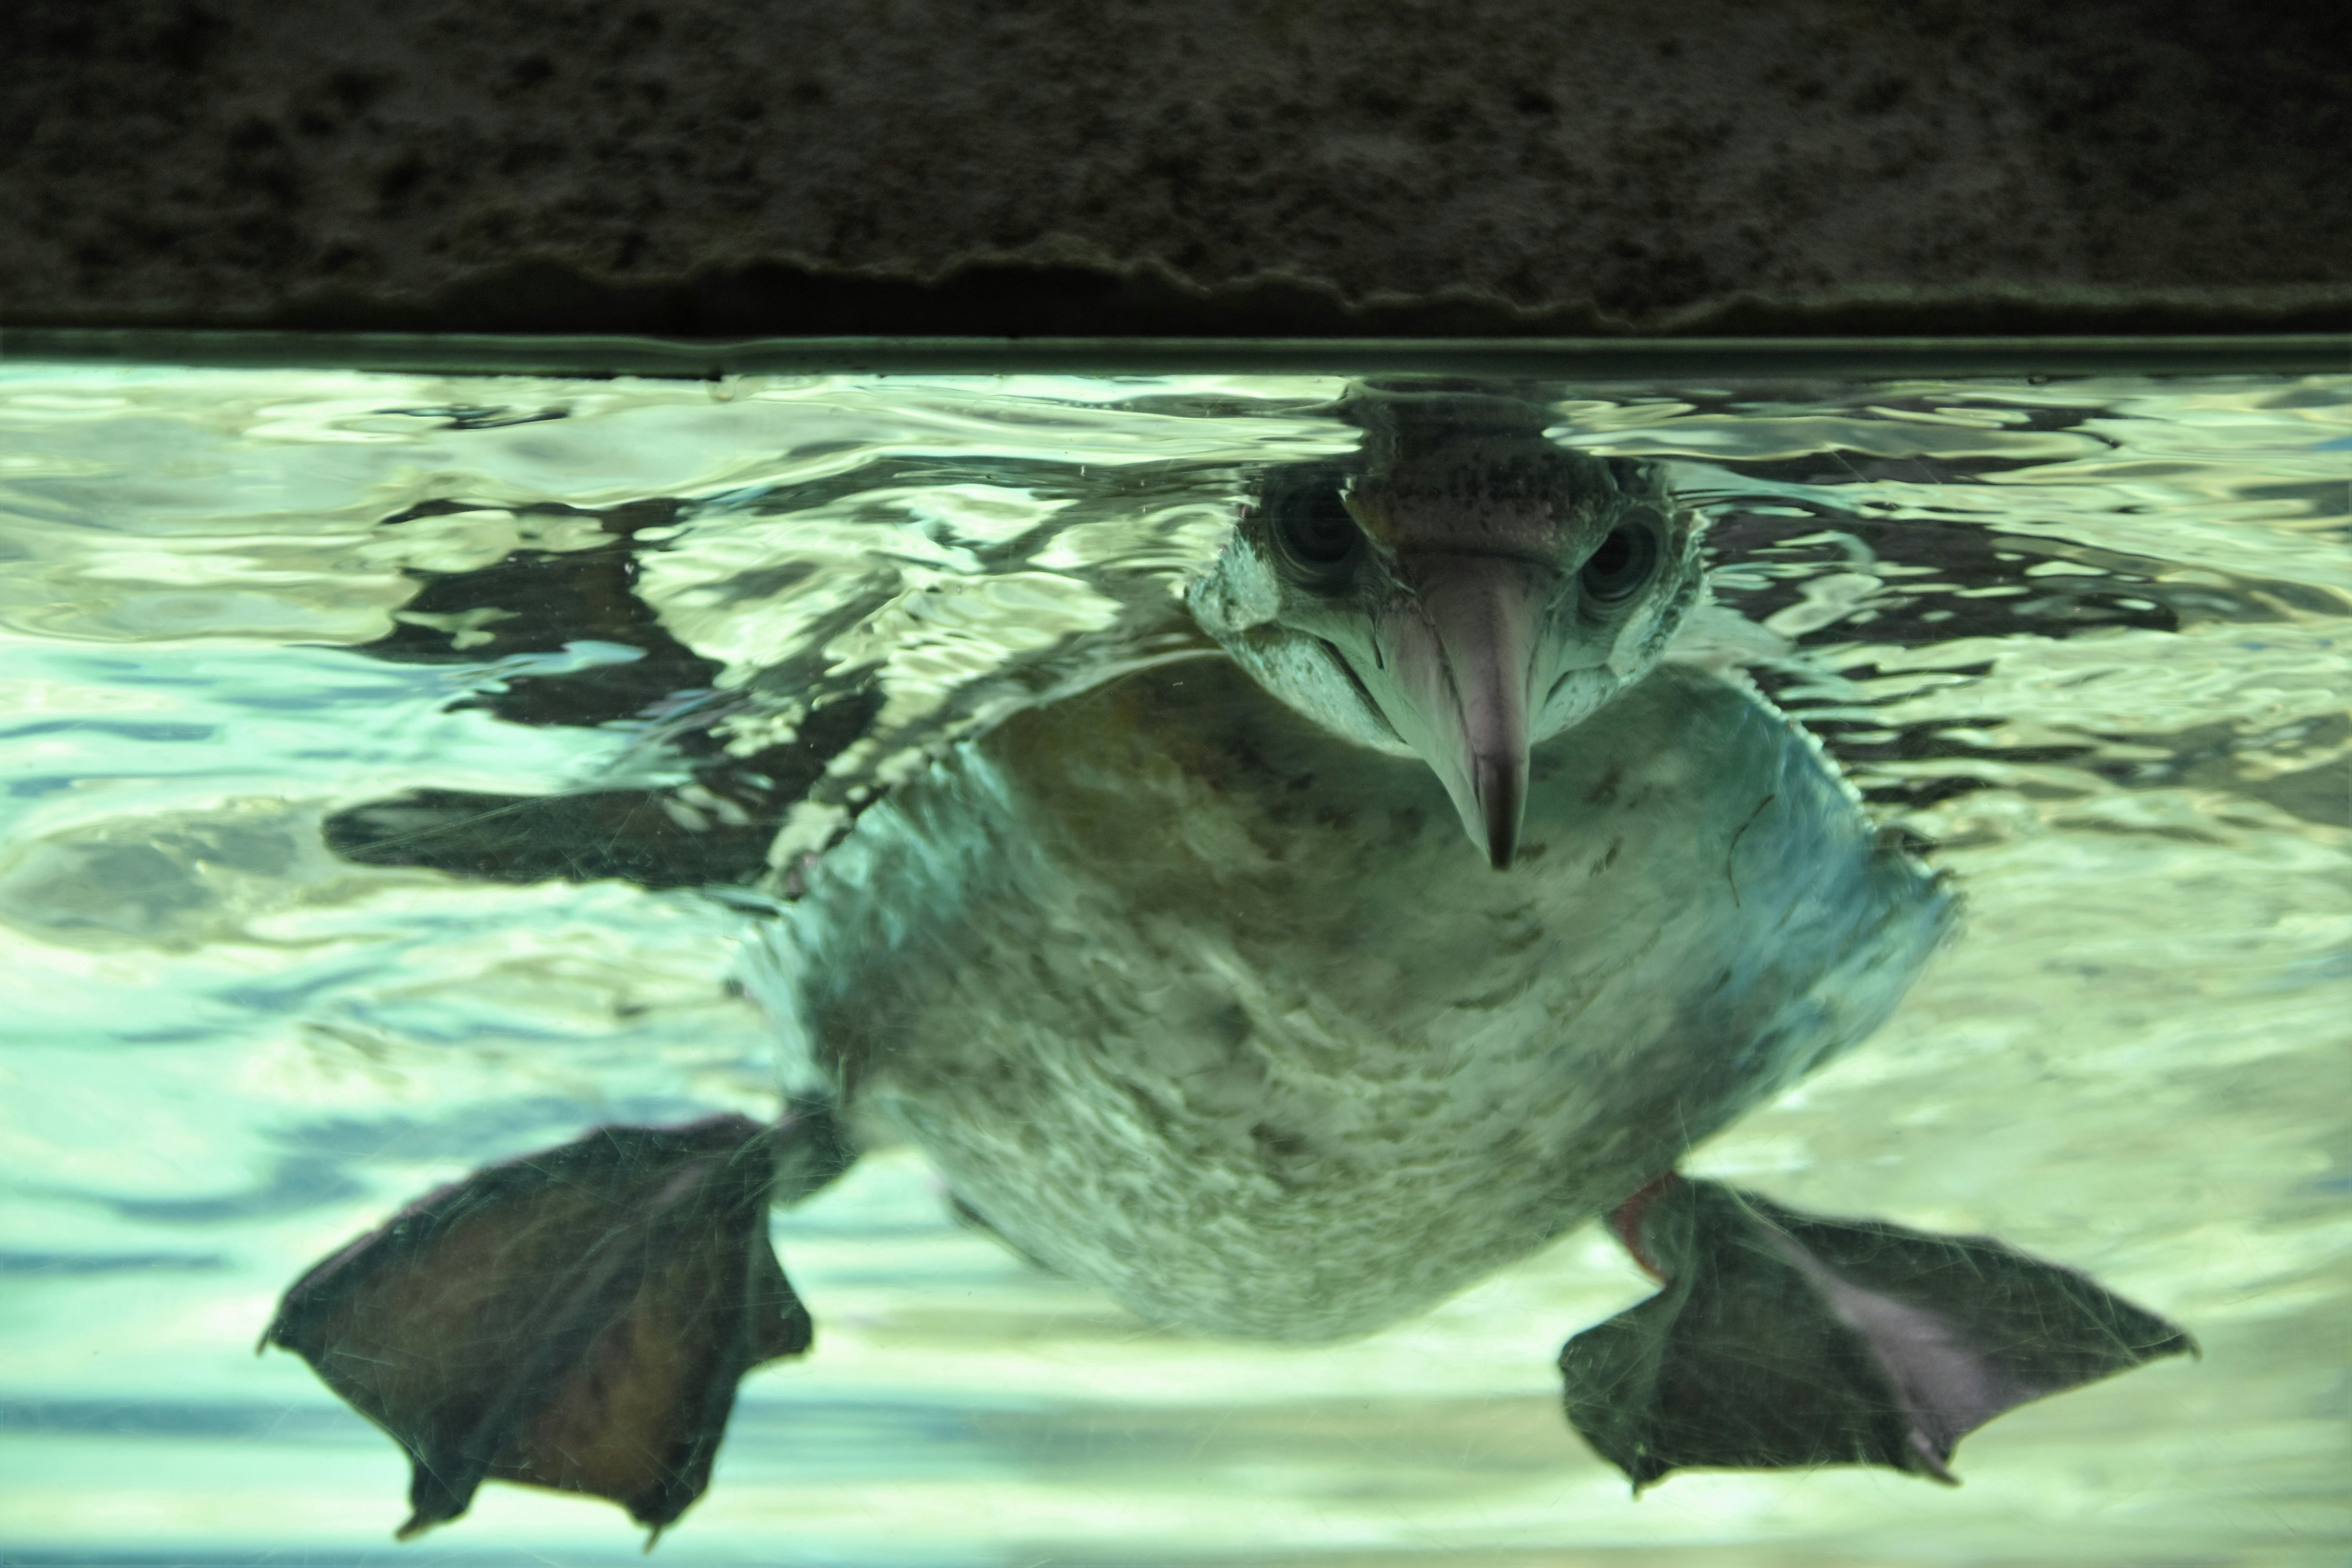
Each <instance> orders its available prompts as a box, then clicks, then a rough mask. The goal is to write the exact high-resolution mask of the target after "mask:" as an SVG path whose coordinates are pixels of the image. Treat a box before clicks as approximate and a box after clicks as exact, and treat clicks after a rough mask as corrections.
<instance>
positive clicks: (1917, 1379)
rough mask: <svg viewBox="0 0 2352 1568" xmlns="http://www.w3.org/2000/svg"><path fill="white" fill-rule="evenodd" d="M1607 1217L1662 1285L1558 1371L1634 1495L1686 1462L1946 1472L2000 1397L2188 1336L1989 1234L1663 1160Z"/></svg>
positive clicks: (2152, 1351)
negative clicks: (1826, 1202)
mask: <svg viewBox="0 0 2352 1568" xmlns="http://www.w3.org/2000/svg"><path fill="white" fill-rule="evenodd" d="M1612 1223H1613V1225H1614V1226H1615V1227H1616V1229H1617V1232H1618V1235H1619V1236H1620V1237H1621V1238H1622V1240H1623V1241H1624V1242H1625V1244H1626V1247H1627V1248H1628V1249H1629V1250H1630V1251H1632V1252H1633V1257H1634V1259H1635V1261H1636V1262H1639V1263H1640V1264H1641V1265H1642V1266H1643V1268H1645V1269H1647V1270H1649V1271H1650V1272H1651V1273H1653V1274H1654V1275H1656V1276H1657V1277H1658V1278H1659V1279H1661V1280H1662V1281H1663V1283H1664V1289H1661V1290H1659V1292H1658V1293H1657V1294H1656V1295H1654V1296H1652V1297H1651V1298H1650V1299H1649V1300H1645V1301H1643V1302H1641V1303H1640V1304H1639V1305H1637V1306H1634V1307H1632V1308H1630V1309H1628V1310H1625V1311H1623V1312H1621V1313H1619V1314H1618V1315H1617V1316H1616V1317H1614V1318H1612V1319H1610V1320H1609V1321H1607V1322H1604V1323H1601V1324H1597V1325H1596V1326H1594V1327H1592V1328H1590V1329H1587V1330H1586V1331H1584V1332H1582V1333H1580V1334H1578V1335H1576V1336H1575V1337H1574V1338H1573V1339H1570V1341H1569V1342H1568V1343H1567V1344H1566V1345H1565V1346H1563V1347H1562V1348H1561V1351H1560V1356H1559V1368H1560V1373H1561V1375H1562V1377H1563V1378H1564V1379H1565V1380H1566V1383H1567V1408H1568V1418H1569V1421H1570V1424H1571V1425H1573V1426H1575V1427H1576V1429H1577V1430H1578V1431H1579V1432H1580V1433H1581V1434H1583V1436H1584V1438H1585V1440H1586V1441H1587V1442H1589V1443H1591V1445H1592V1447H1594V1448H1595V1449H1597V1450H1598V1451H1599V1452H1600V1453H1601V1456H1602V1457H1603V1458H1607V1459H1609V1460H1610V1461H1611V1462H1612V1463H1613V1464H1614V1465H1616V1466H1617V1468H1620V1469H1622V1470H1623V1471H1624V1472H1625V1474H1626V1475H1627V1476H1629V1477H1630V1478H1632V1479H1633V1486H1634V1489H1636V1490H1637V1491H1638V1490H1639V1489H1642V1488H1643V1487H1645V1486H1648V1485H1649V1484H1651V1483H1652V1482H1654V1481H1655V1480H1657V1479H1659V1478H1661V1477H1663V1476H1664V1475H1665V1474H1666V1473H1667V1472H1668V1471H1670V1470H1675V1469H1680V1468H1686V1467H1690V1466H1700V1465H1705V1466H1732V1467H1740V1468H1780V1467H1790V1466H1805V1465H1826V1464H1878V1465H1885V1466H1888V1467H1891V1468H1895V1469H1898V1470H1908V1471H1911V1472H1912V1473H1914V1474H1917V1475H1925V1476H1928V1477H1931V1478H1933V1479H1937V1480H1939V1481H1944V1482H1947V1483H1949V1482H1951V1481H1952V1479H1953V1478H1952V1474H1951V1471H1950V1469H1949V1468H1948V1466H1949V1462H1950V1459H1951V1457H1952V1449H1953V1447H1955V1446H1956V1445H1957V1444H1958V1442H1959V1440H1960V1438H1961V1437H1962V1436H1965V1435H1967V1434H1968V1433H1969V1432H1972V1431H1974V1430H1975V1429H1976V1428H1977V1427H1979V1426H1983V1425H1984V1424H1985V1423H1986V1422H1988V1421H1990V1420H1991V1419H1992V1418H1993V1417H1994V1416H1996V1415H2000V1414H2001V1413H2002V1412H2004V1411H2007V1410H2009V1409H2011V1408H2012V1407H2014V1406H2016V1405H2022V1404H2024V1403H2026V1402H2027V1401H2029V1400H2033V1399H2039V1398H2041V1397H2042V1395H2044V1394H2056V1393H2059V1392H2061V1391H2062V1390H2064V1389H2068V1388H2073V1387H2074V1386H2076V1385H2077V1384H2085V1383H2090V1382H2093V1381H2095V1380H2096V1379H2099V1378H2102V1377H2105V1376H2108V1375H2109V1374H2111V1373H2117V1372H2123V1371H2126V1370H2127V1369H2129V1368H2132V1367H2135V1366H2138V1365H2140V1364H2141V1363H2145V1362H2148V1361H2151V1360H2154V1359H2155V1358H2157V1357H2158V1356H2165V1355H2173V1354H2177V1353H2179V1352H2182V1351H2189V1352H2194V1351H2195V1350H2196V1343H2195V1342H2194V1341H2192V1340H2191V1339H2190V1338H2189V1335H2188V1334H2186V1333H2184V1332H2183V1331H2180V1330H2179V1328H2176V1327H2175V1326H2174V1325H2172V1324H2171V1323H2168V1322H2166V1321H2164V1320H2163V1319H2162V1318H2159V1317H2158V1316H2156V1315H2155V1314H2154V1313H2152V1312H2148V1311H2146V1310H2142V1309H2140V1308H2138V1307H2136V1306H2134V1305H2132V1304H2131V1303H2130V1302H2128V1301H2126V1300H2123V1299H2122V1298H2120V1297H2118V1296H2116V1295H2114V1294H2112V1293H2110V1292H2109V1291H2107V1290H2106V1289H2104V1288H2103V1287H2101V1286H2100V1285H2098V1284H2097V1283H2096V1282H2095V1281H2093V1280H2092V1279H2089V1278H2088V1277H2087V1276H2084V1275H2082V1274H2078V1273H2076V1272H2074V1270H2073V1269H2071V1268H2061V1267H2060V1266H2058V1265H2057V1264H2054V1263H2044V1262H2042V1260H2041V1259H2039V1258H2030V1257H2028V1256H2026V1255H2025V1254H2024V1253H2021V1252H2019V1251H2016V1250H2015V1249H2013V1248H2011V1247H2007V1246H2004V1245H2003V1244H2002V1243H2000V1242H1998V1241H1995V1240H1993V1239H1992V1238H1991V1237H1949V1236H1931V1235H1927V1234H1926V1233H1924V1232H1920V1231H1916V1230H1906V1229H1905V1228H1903V1227H1902V1226H1893V1225H1887V1224H1885V1223H1884V1222H1881V1221H1877V1220H1842V1219H1841V1220H1833V1219H1822V1218H1818V1217H1815V1216H1813V1215H1803V1214H1799V1213H1797V1212H1795V1211H1794V1210H1791V1209H1785V1208H1782V1207H1780V1205H1777V1204H1773V1203H1770V1202H1768V1201H1767V1200H1765V1199H1763V1198H1760V1197H1759V1196H1757V1195H1756V1194H1753V1193H1744V1192H1740V1191H1738V1190H1737V1189H1735V1188H1731V1187H1727V1186H1721V1185H1718V1184H1716V1183H1713V1182H1698V1181H1686V1180H1685V1179H1683V1178H1682V1177H1680V1176H1675V1175H1671V1174H1670V1175H1667V1176H1665V1177H1662V1178H1661V1179H1660V1180H1658V1181H1657V1182H1654V1183H1652V1184H1650V1185H1649V1186H1647V1187H1644V1188H1643V1190H1642V1191H1641V1192H1640V1193H1638V1194H1635V1195H1634V1196H1633V1198H1632V1199H1630V1200H1628V1201H1627V1203H1626V1204H1625V1205H1623V1207H1622V1208H1620V1209H1619V1210H1618V1211H1617V1214H1616V1215H1614V1216H1612Z"/></svg>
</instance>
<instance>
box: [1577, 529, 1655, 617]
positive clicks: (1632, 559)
mask: <svg viewBox="0 0 2352 1568" xmlns="http://www.w3.org/2000/svg"><path fill="white" fill-rule="evenodd" d="M1657 569H1658V540H1657V536H1656V535H1655V534H1654V533H1652V532H1651V531H1649V530H1648V529H1646V528H1643V526H1641V525H1640V524H1639V523H1632V522H1629V523H1623V524H1621V525H1619V526H1618V527H1617V528H1616V529H1614V530H1612V531H1611V533H1610V535H1609V537H1608V538H1606V539H1604V540H1602V541H1601V548H1600V549H1598V550H1596V551H1594V552H1592V553H1591V555H1589V556H1587V557H1586V558H1585V562H1584V572H1583V583H1584V592H1585V595H1586V596H1587V597H1588V598H1591V599H1593V600H1596V601H1598V602H1600V603H1601V604H1604V605H1613V604H1617V603H1620V602H1622V601H1623V600H1626V599H1630V598H1632V597H1633V595H1635V594H1636V593H1638V592H1640V591H1641V587H1642V584H1644V583H1647V582H1648V581H1649V580H1650V574H1651V573H1653V572H1654V571H1656V570H1657Z"/></svg>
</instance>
